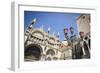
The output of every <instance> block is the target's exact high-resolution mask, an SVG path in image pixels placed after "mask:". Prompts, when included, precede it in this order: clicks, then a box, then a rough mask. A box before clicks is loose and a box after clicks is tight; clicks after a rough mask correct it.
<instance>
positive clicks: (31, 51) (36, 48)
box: [24, 44, 43, 61]
mask: <svg viewBox="0 0 100 73" xmlns="http://www.w3.org/2000/svg"><path fill="white" fill-rule="evenodd" d="M42 52H43V51H42V47H41V46H40V45H38V44H30V45H28V46H26V47H25V50H24V58H25V59H26V60H27V59H29V60H34V61H35V60H37V61H38V60H40V59H41V55H42Z"/></svg>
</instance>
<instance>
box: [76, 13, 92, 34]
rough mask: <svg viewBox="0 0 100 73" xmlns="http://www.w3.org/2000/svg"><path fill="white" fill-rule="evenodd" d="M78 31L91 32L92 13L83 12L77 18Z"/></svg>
mask: <svg viewBox="0 0 100 73" xmlns="http://www.w3.org/2000/svg"><path fill="white" fill-rule="evenodd" d="M76 22H77V27H78V32H84V33H85V34H86V33H88V32H90V14H82V15H81V16H80V17H78V18H77V19H76Z"/></svg>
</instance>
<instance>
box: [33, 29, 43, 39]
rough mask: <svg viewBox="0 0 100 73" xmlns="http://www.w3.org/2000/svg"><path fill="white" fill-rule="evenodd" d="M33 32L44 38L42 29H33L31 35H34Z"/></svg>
mask: <svg viewBox="0 0 100 73" xmlns="http://www.w3.org/2000/svg"><path fill="white" fill-rule="evenodd" d="M34 34H40V35H42V37H43V38H44V32H42V31H40V30H34V31H33V32H32V35H34Z"/></svg>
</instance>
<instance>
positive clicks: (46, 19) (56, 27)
mask: <svg viewBox="0 0 100 73" xmlns="http://www.w3.org/2000/svg"><path fill="white" fill-rule="evenodd" d="M79 16H80V13H61V12H39V11H24V29H26V27H27V26H28V25H29V24H30V22H31V21H32V20H33V19H34V18H36V23H35V24H34V25H33V28H40V27H41V26H44V31H45V32H47V30H48V28H49V27H50V28H51V31H50V34H53V32H55V34H57V33H58V32H59V33H60V36H59V38H60V40H61V41H63V40H64V32H63V29H64V28H68V29H69V28H70V27H71V26H72V27H73V28H74V31H75V33H78V32H77V24H76V17H79ZM69 34H70V33H69Z"/></svg>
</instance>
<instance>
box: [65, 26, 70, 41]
mask: <svg viewBox="0 0 100 73" xmlns="http://www.w3.org/2000/svg"><path fill="white" fill-rule="evenodd" d="M64 35H65V39H66V40H67V41H68V40H69V37H68V29H67V28H64Z"/></svg>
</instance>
